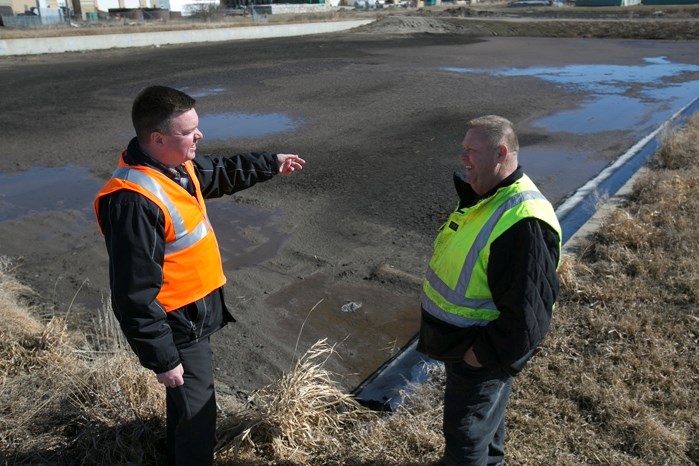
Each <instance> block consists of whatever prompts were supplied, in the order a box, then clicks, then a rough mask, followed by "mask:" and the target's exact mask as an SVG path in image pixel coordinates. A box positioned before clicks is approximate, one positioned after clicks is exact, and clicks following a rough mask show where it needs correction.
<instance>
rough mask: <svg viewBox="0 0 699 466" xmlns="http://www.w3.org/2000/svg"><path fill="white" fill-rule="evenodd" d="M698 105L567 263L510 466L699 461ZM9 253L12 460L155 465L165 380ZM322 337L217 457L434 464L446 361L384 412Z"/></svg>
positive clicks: (5, 401) (517, 424)
mask: <svg viewBox="0 0 699 466" xmlns="http://www.w3.org/2000/svg"><path fill="white" fill-rule="evenodd" d="M698 138H699V116H695V117H694V118H691V119H690V120H689V121H688V122H687V123H686V125H685V126H684V127H683V128H680V129H676V130H674V131H672V132H670V133H669V134H668V135H667V136H666V139H665V142H664V144H663V147H662V149H661V150H660V151H659V154H658V156H657V157H655V159H654V160H653V161H652V162H651V164H650V167H651V170H650V171H649V172H648V174H646V175H644V176H642V177H641V178H639V179H638V180H636V181H635V188H634V190H633V193H632V194H631V195H630V196H629V197H628V199H626V201H625V203H623V205H622V207H621V208H619V209H617V210H615V211H614V212H613V213H612V214H611V215H610V216H609V217H608V218H607V219H606V221H605V222H604V223H603V225H602V227H601V228H600V229H599V231H597V232H596V233H594V234H593V235H592V236H591V237H590V238H588V240H587V242H586V244H585V245H584V247H583V248H582V249H581V251H580V252H579V253H577V255H575V256H572V255H568V256H566V257H565V260H564V262H563V264H562V265H561V268H560V276H561V281H562V295H561V298H560V300H559V303H558V306H557V309H556V311H555V318H554V325H553V328H552V330H551V332H550V334H549V336H548V337H547V338H546V340H545V342H544V344H543V346H542V348H541V350H540V353H539V355H538V356H537V357H535V358H534V359H533V361H532V362H531V363H530V365H529V366H528V368H527V369H526V370H525V371H524V372H523V373H522V375H520V376H519V377H518V378H517V380H516V381H515V384H514V391H513V395H512V399H511V406H510V409H509V410H508V416H507V426H508V438H507V455H508V456H507V461H508V464H510V465H515V466H517V465H537V466H538V465H544V466H545V465H551V466H553V465H556V466H559V465H562V466H565V465H571V466H572V465H615V466H616V465H629V466H631V465H633V466H636V465H673V466H676V465H677V466H682V465H693V464H697V463H699V357H698V356H699V354H697V353H698V348H699V311H698V310H697V300H698V299H699V262H698V261H697V258H698V257H699V235H697V233H696V230H697V225H699V196H697V195H696V193H697V192H699V189H698V188H699V186H697V184H698V183H699V181H698V180H699V152H698V149H697V146H696V144H695V143H694V141H696V140H697V139H698ZM8 270H9V264H8V263H7V261H4V260H0V316H2V319H0V380H1V381H2V382H1V383H2V384H1V385H0V406H2V407H1V408H0V409H1V410H2V416H1V417H0V448H1V451H0V453H2V455H3V456H2V459H3V460H4V462H5V463H11V464H158V463H159V462H161V461H162V458H163V456H162V451H163V445H162V443H161V439H162V437H163V432H162V424H163V419H162V415H163V413H164V408H163V396H162V390H161V388H160V387H159V386H158V385H157V383H156V382H155V379H154V377H152V374H150V373H148V372H147V371H144V370H143V369H141V368H140V367H139V366H138V364H137V362H136V361H135V360H134V358H133V357H132V356H130V351H129V350H128V349H125V348H124V343H123V340H121V339H120V337H119V332H118V330H117V329H116V328H115V327H114V323H113V318H111V312H109V310H108V309H107V307H106V306H105V309H103V311H102V312H103V313H102V314H101V316H102V317H101V320H100V324H99V325H97V326H96V328H99V329H100V330H98V331H97V332H96V335H88V336H85V335H77V334H76V333H75V332H73V333H71V332H69V331H68V329H67V328H66V325H65V323H64V322H63V321H62V320H61V319H59V318H54V319H52V320H51V321H49V322H45V323H43V322H38V321H37V320H36V319H35V318H34V317H33V315H34V313H33V312H32V309H31V308H27V307H26V306H25V305H23V304H22V303H23V302H25V301H24V299H23V297H24V296H26V295H28V294H30V293H31V290H29V289H27V288H26V287H24V286H22V285H21V284H19V283H17V282H16V281H14V279H13V278H12V277H11V275H10V274H9V273H8ZM335 356H336V355H335V353H334V347H333V346H332V345H329V344H328V343H327V342H325V341H321V342H318V343H317V344H316V345H315V346H313V347H312V348H311V349H310V350H309V351H308V352H307V353H306V354H305V355H303V356H302V357H301V358H299V360H298V361H297V362H296V365H295V366H294V367H293V368H292V370H291V371H290V372H289V373H288V374H285V375H284V376H283V377H282V378H281V379H280V380H278V381H276V382H274V383H273V384H271V385H269V386H267V387H263V388H262V389H261V390H260V391H259V392H257V393H254V394H253V395H252V396H251V398H250V400H249V402H250V403H249V406H248V407H246V408H242V409H239V408H240V406H239V405H235V404H230V406H227V404H226V397H225V396H224V397H221V398H220V400H221V402H222V409H221V410H220V414H221V420H222V422H221V424H220V429H219V443H218V448H217V456H216V463H217V464H222V465H223V464H227V465H249V466H252V465H352V466H354V465H356V466H359V465H362V466H368V465H387V466H389V465H390V466H392V465H395V466H398V465H404V466H405V465H415V466H417V465H424V464H429V463H430V462H431V461H433V460H435V459H437V458H438V457H439V455H440V452H441V448H442V438H441V416H442V393H443V370H442V368H441V367H440V366H435V367H431V368H430V371H431V375H430V380H429V382H428V383H426V384H423V385H418V386H415V387H411V389H410V390H408V391H406V392H405V393H403V399H404V402H403V403H402V404H401V405H400V406H399V407H398V408H397V409H396V411H395V412H394V413H391V414H390V415H387V414H383V413H377V412H373V411H370V410H368V409H367V408H365V407H363V406H361V405H359V404H358V403H356V401H355V400H354V399H353V398H352V397H350V396H349V395H347V394H346V393H343V392H342V391H341V390H340V389H338V384H337V383H336V382H335V380H337V375H336V374H332V373H330V372H328V371H327V370H325V369H324V362H325V361H326V360H327V359H328V358H329V357H335Z"/></svg>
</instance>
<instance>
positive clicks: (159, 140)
mask: <svg viewBox="0 0 699 466" xmlns="http://www.w3.org/2000/svg"><path fill="white" fill-rule="evenodd" d="M148 142H150V143H151V144H155V145H162V144H163V142H164V141H163V133H159V132H158V131H153V132H152V133H150V136H148Z"/></svg>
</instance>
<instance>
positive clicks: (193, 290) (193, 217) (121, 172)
mask: <svg viewBox="0 0 699 466" xmlns="http://www.w3.org/2000/svg"><path fill="white" fill-rule="evenodd" d="M124 154H125V152H124ZM124 154H122V155H121V157H120V158H119V164H118V166H117V169H116V170H115V171H114V174H113V175H112V178H111V179H110V180H109V181H108V182H107V183H106V184H105V185H104V186H103V187H102V189H100V191H99V192H98V193H97V197H96V198H95V203H94V207H95V214H96V215H97V216H98V218H99V212H98V209H99V202H100V199H101V198H102V197H104V196H107V195H109V194H111V193H113V192H115V191H118V190H121V189H128V190H130V191H134V192H137V193H139V194H141V195H142V196H145V197H146V198H148V199H149V200H150V201H151V202H153V203H155V204H156V205H157V206H158V207H160V210H161V211H162V212H163V215H164V218H165V258H164V261H163V283H162V286H161V287H160V292H159V293H158V297H157V299H158V302H159V303H160V304H162V306H163V307H164V308H165V310H166V311H167V312H170V311H174V310H175V309H179V308H181V307H183V306H185V305H187V304H189V303H192V302H194V301H197V300H198V299H201V298H203V297H204V296H206V295H208V294H209V293H211V292H212V291H214V290H215V289H217V288H219V287H221V286H223V285H224V284H225V283H226V277H225V275H224V274H223V265H222V262H221V253H220V252H219V249H218V243H217V242H216V236H215V235H214V230H213V228H212V227H211V223H210V222H209V218H208V217H207V215H206V205H205V204H204V198H203V197H202V195H201V187H200V186H199V180H198V179H197V177H196V175H195V174H194V167H193V164H192V162H191V161H187V162H185V163H184V167H185V170H187V173H188V174H189V178H190V180H191V182H192V183H194V188H195V193H196V198H195V197H193V196H192V195H191V194H189V193H188V192H187V190H186V189H184V188H182V187H181V186H180V185H179V184H177V183H176V182H174V181H173V180H172V179H170V178H168V177H167V176H166V175H164V174H163V173H161V172H159V171H158V170H155V169H153V168H150V167H145V166H132V165H127V164H126V162H124ZM98 224H99V222H98ZM101 229H102V227H101V226H100V230H101ZM102 233H103V232H102ZM103 234H104V233H103Z"/></svg>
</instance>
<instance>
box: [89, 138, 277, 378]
mask: <svg viewBox="0 0 699 466" xmlns="http://www.w3.org/2000/svg"><path fill="white" fill-rule="evenodd" d="M125 161H126V162H127V163H128V164H130V165H147V166H150V167H152V168H156V169H159V170H160V171H162V172H163V173H165V174H166V175H168V176H170V177H172V175H171V174H170V173H169V172H168V171H167V170H166V169H164V168H163V167H162V165H160V164H159V163H158V162H157V161H155V160H153V159H151V158H150V157H149V156H147V155H146V154H145V153H143V152H142V151H141V149H140V147H139V145H138V142H137V140H136V139H135V138H134V139H133V140H132V141H131V142H130V143H129V146H128V148H127V151H126V156H125ZM193 163H194V169H195V172H196V175H197V178H198V180H199V183H200V185H201V190H202V195H203V197H204V198H206V199H210V198H215V197H221V196H223V195H224V194H233V193H235V192H238V191H241V190H243V189H246V188H249V187H250V186H252V185H254V184H255V183H257V182H260V181H266V180H268V179H270V178H272V177H273V176H274V175H276V174H277V173H278V162H277V157H276V155H275V154H270V153H266V152H261V153H247V154H239V155H234V156H231V157H209V156H197V157H196V158H195V159H194V160H193ZM185 176H186V175H185ZM173 182H174V181H173ZM188 188H189V189H188V190H189V191H190V194H192V193H193V191H192V190H193V187H192V184H191V183H188ZM98 221H99V224H100V227H101V228H102V232H103V233H104V238H105V242H106V245H107V251H108V253H109V281H110V287H111V294H112V308H113V310H114V313H115V315H116V317H117V320H118V321H119V324H120V326H121V328H122V330H123V332H124V334H125V336H126V338H127V340H128V342H129V345H130V346H131V348H132V349H133V351H134V352H135V353H136V355H137V356H138V358H139V361H140V362H141V364H142V365H143V366H144V367H145V368H147V369H151V370H153V371H154V372H156V373H158V374H159V373H162V372H166V371H168V370H170V369H173V368H175V367H177V365H178V364H180V358H179V354H178V352H177V348H183V347H186V346H188V345H191V344H194V343H195V342H197V341H199V340H200V339H203V338H206V337H208V336H209V335H211V334H212V333H213V332H215V331H217V330H218V329H220V328H221V327H223V326H224V325H226V323H228V322H231V321H233V320H234V319H233V317H232V316H231V314H230V312H229V311H228V309H227V308H226V304H225V300H224V297H223V288H219V289H217V290H214V291H213V292H212V293H210V294H209V295H207V296H205V297H204V298H202V299H200V300H198V301H196V302H193V303H190V304H188V305H186V306H184V307H182V308H180V309H177V310H175V311H172V312H165V311H164V309H163V307H162V306H161V305H160V303H158V301H157V299H156V297H157V295H158V293H159V291H160V286H161V284H162V280H163V278H162V264H163V257H164V251H165V232H164V219H163V214H162V212H161V211H160V208H159V207H158V206H157V205H156V204H154V203H153V202H151V201H150V200H148V199H147V198H145V197H144V196H142V195H140V194H138V193H136V192H133V191H128V190H121V191H117V192H114V193H112V194H110V195H108V196H106V197H104V198H103V199H102V200H101V201H100V204H99V207H98Z"/></svg>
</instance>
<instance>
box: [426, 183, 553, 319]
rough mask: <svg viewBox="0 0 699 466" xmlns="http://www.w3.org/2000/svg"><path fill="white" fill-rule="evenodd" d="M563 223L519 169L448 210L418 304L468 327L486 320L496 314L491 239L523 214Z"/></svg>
mask: <svg viewBox="0 0 699 466" xmlns="http://www.w3.org/2000/svg"><path fill="white" fill-rule="evenodd" d="M530 217H533V218H536V219H538V220H542V221H544V222H546V223H547V224H548V225H549V226H551V228H553V229H554V230H555V231H556V232H557V233H558V238H559V243H558V249H559V254H558V256H559V258H560V250H561V242H560V241H561V240H560V238H561V226H560V225H559V223H558V219H557V218H556V213H555V212H554V210H553V206H552V205H551V203H550V202H549V201H548V200H547V199H546V198H545V197H544V195H543V194H541V192H539V190H538V189H537V187H536V185H535V184H534V182H532V180H531V179H530V178H529V177H528V176H526V175H523V176H522V177H521V178H520V179H518V180H517V181H515V182H514V183H513V184H511V185H509V186H505V187H503V188H501V189H499V190H498V191H497V192H496V193H495V194H494V195H493V196H491V197H489V198H487V199H483V200H482V201H480V202H478V203H476V204H475V205H473V206H471V207H467V208H464V209H460V210H456V211H454V212H452V213H451V215H450V216H449V218H448V219H447V221H446V223H444V225H442V227H441V229H440V233H439V234H438V235H437V238H436V239H435V242H434V253H433V254H432V259H431V260H430V263H429V267H428V269H427V273H426V277H425V280H424V282H423V286H422V291H423V294H422V308H423V309H424V310H425V311H427V312H428V313H429V314H431V315H432V316H433V317H436V318H437V319H440V320H441V321H443V322H446V323H449V324H451V325H454V326H457V327H461V328H466V327H473V326H485V325H487V324H488V323H489V322H491V321H493V320H495V319H497V318H498V316H499V315H500V311H498V309H497V306H495V303H494V302H493V297H492V294H491V292H490V288H489V287H488V276H487V274H488V260H489V258H490V245H491V244H492V243H493V241H495V239H497V238H498V237H499V236H500V235H501V234H502V233H503V232H505V231H506V230H507V229H509V228H510V227H511V226H512V225H514V224H515V223H517V222H518V221H520V220H522V219H524V218H530Z"/></svg>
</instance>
